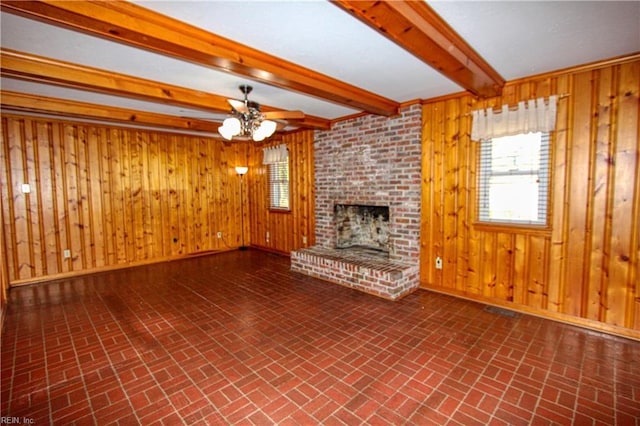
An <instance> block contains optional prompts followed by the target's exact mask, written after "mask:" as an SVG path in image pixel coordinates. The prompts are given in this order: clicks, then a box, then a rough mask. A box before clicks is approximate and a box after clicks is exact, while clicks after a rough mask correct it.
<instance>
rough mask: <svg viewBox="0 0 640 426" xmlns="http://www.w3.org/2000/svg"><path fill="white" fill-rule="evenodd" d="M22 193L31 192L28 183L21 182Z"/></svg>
mask: <svg viewBox="0 0 640 426" xmlns="http://www.w3.org/2000/svg"><path fill="white" fill-rule="evenodd" d="M22 193H23V194H29V193H31V185H29V184H28V183H23V184H22Z"/></svg>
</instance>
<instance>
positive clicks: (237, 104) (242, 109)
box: [227, 99, 249, 114]
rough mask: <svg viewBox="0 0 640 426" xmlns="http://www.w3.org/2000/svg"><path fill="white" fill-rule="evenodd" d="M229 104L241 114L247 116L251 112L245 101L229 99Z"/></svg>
mask: <svg viewBox="0 0 640 426" xmlns="http://www.w3.org/2000/svg"><path fill="white" fill-rule="evenodd" d="M227 102H229V105H231V108H233V109H235V110H236V111H238V112H239V113H241V114H246V113H248V112H249V108H247V106H246V105H245V103H244V102H243V101H239V100H237V99H227Z"/></svg>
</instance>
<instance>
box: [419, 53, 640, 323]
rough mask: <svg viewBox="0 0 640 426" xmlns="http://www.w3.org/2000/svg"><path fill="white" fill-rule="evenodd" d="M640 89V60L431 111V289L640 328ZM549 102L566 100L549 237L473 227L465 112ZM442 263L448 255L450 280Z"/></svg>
mask: <svg viewBox="0 0 640 426" xmlns="http://www.w3.org/2000/svg"><path fill="white" fill-rule="evenodd" d="M639 91H640V61H637V60H635V61H626V62H625V61H621V62H620V63H618V64H614V65H610V64H608V65H606V66H602V67H600V68H596V69H590V70H580V71H578V72H575V73H572V72H571V70H569V71H567V72H566V73H562V74H555V75H549V76H540V77H535V78H531V79H523V80H519V81H517V82H513V83H509V84H507V86H506V87H505V90H504V94H503V96H502V97H497V98H492V99H487V100H483V101H477V100H475V99H473V98H472V97H470V96H465V95H460V96H458V97H453V98H449V99H444V100H434V101H432V102H427V103H425V105H424V107H423V124H422V125H423V163H422V165H423V179H422V182H423V188H422V190H423V194H422V234H421V238H422V241H421V247H422V253H421V265H422V282H423V286H424V287H426V288H433V289H437V290H440V291H445V292H449V293H452V294H460V295H464V296H466V297H472V298H477V299H478V300H482V301H496V303H501V304H504V303H507V304H509V303H514V304H515V306H520V307H523V308H525V309H527V310H529V311H535V312H537V313H540V314H542V315H545V314H546V315H548V316H550V317H553V318H556V317H557V314H561V315H564V316H563V318H569V317H575V318H577V319H580V320H587V321H593V322H594V323H595V322H599V323H602V324H605V325H610V326H619V327H624V328H627V329H633V330H640V319H638V315H639V313H640V297H639V294H638V293H639V291H640V288H639V287H640V284H639V283H638V281H639V279H638V277H639V272H638V268H639V267H638V263H639V257H640V255H639V253H640V214H639V213H640V176H639V175H640V172H639V171H638V169H639V168H640V164H638V161H639V154H638V152H639V148H640V143H639V141H638V139H639V134H640V124H639V123H638V117H639V112H640V103H639V96H638V93H639ZM551 94H558V95H560V100H559V103H558V115H557V125H556V131H555V132H554V133H553V137H552V157H551V194H550V200H551V205H550V216H549V227H548V229H546V230H543V231H540V230H538V231H532V230H521V229H518V228H513V229H508V228H505V227H496V226H493V227H492V226H487V225H478V224H476V223H474V222H475V220H476V217H475V215H476V212H475V210H476V209H475V204H474V203H475V198H476V175H475V167H476V166H475V165H476V161H477V155H478V152H477V144H475V143H473V142H470V141H469V140H468V139H467V138H466V137H465V136H464V135H465V134H467V133H468V132H470V126H471V123H470V120H468V119H467V116H468V112H469V111H468V109H465V105H471V106H472V109H476V108H489V107H492V108H497V107H500V106H501V105H502V104H504V103H508V104H511V105H514V104H515V103H517V102H518V101H520V100H527V99H531V98H537V97H540V96H549V95H551ZM439 112H443V114H442V115H439ZM456 123H457V124H456ZM467 153H468V154H467ZM453 218H457V219H456V220H454V219H453ZM436 256H443V257H444V264H445V268H444V269H443V270H442V271H438V270H436V269H435V266H434V259H435V257H436Z"/></svg>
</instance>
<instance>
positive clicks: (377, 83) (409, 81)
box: [1, 0, 640, 120]
mask: <svg viewBox="0 0 640 426" xmlns="http://www.w3.org/2000/svg"><path fill="white" fill-rule="evenodd" d="M133 3H135V4H137V5H139V6H142V7H144V8H147V9H150V10H152V11H155V12H158V13H160V14H163V15H167V16H171V17H173V18H175V19H178V20H180V21H183V22H186V23H188V24H191V25H194V26H196V27H199V28H201V29H204V30H206V31H208V32H210V33H213V34H217V35H219V36H222V37H225V38H228V39H231V40H234V41H235V42H238V43H241V44H243V45H246V46H250V47H252V48H255V49H258V50H260V51H262V52H265V53H268V54H270V55H273V56H275V57H277V58H281V59H282V60H285V61H289V62H292V63H294V64H297V65H300V66H302V67H304V68H307V69H310V70H314V71H316V72H319V73H322V74H325V75H327V76H330V77H332V78H334V79H337V80H340V81H343V82H345V83H348V84H350V85H353V86H356V87H358V88H361V89H364V90H366V91H369V92H372V93H374V94H377V95H380V96H383V97H385V98H388V99H391V100H393V101H395V102H398V103H403V102H411V101H414V100H417V99H428V98H432V97H436V96H441V95H446V94H451V93H455V92H460V91H462V90H464V89H463V88H462V87H461V86H459V85H458V84H456V83H455V82H453V81H451V80H450V79H448V78H447V77H446V76H444V75H442V74H440V73H439V72H437V71H436V70H434V69H433V68H431V67H430V66H429V65H427V64H426V63H425V62H423V61H421V60H420V59H418V58H417V57H415V56H413V55H412V54H411V53H409V52H408V51H406V50H404V49H403V48H401V47H400V46H399V45H397V44H396V43H394V42H392V41H390V40H389V39H387V38H385V37H384V36H382V35H381V34H380V33H379V32H376V31H375V30H373V29H372V28H370V27H369V26H367V25H366V24H364V23H362V22H361V21H359V20H358V19H356V18H355V17H354V16H352V15H351V14H349V13H348V12H346V11H345V10H343V9H341V8H339V7H336V5H334V4H331V3H330V2H326V1H316V0H309V1H301V0H295V1H153V0H149V1H136V2H133ZM428 4H429V6H431V8H433V9H434V10H435V11H436V13H437V14H439V15H440V16H441V17H442V18H443V19H444V20H445V21H446V22H447V23H448V24H449V25H450V26H451V27H452V28H453V29H454V30H455V32H457V33H458V34H459V35H460V36H461V37H462V38H463V39H464V40H466V42H467V43H468V44H469V45H470V46H471V47H472V48H473V49H474V50H475V51H476V52H477V53H478V54H479V55H480V56H481V57H482V58H484V60H485V61H486V62H488V64H489V65H491V66H492V67H493V68H494V69H495V70H496V71H497V72H498V73H499V74H500V75H501V76H502V77H503V78H504V79H506V80H511V79H515V78H520V77H525V76H530V75H534V74H539V73H544V72H548V71H553V70H557V69H561V68H565V67H569V66H573V65H580V64H585V63H589V62H594V61H599V60H604V59H609V58H612V57H616V56H620V55H628V54H633V53H637V52H639V51H640V2H637V1H629V2H613V1H587V2H581V1H540V2H520V1H518V2H510V1H499V2H489V1H472V2H463V1H442V2H429V3H428ZM1 37H2V38H1V42H2V47H3V48H4V49H11V50H14V51H19V52H25V53H29V54H34V55H39V56H44V57H48V58H54V59H57V60H61V61H66V62H71V63H76V64H82V65H85V66H91V67H95V68H100V69H103V70H108V71H111V72H117V73H121V74H127V75H131V76H135V77H140V78H145V79H149V80H154V81H159V82H164V83H169V84H173V85H176V86H181V87H185V88H189V89H193V90H197V91H203V92H207V93H213V94H217V95H220V96H224V97H229V98H239V97H241V93H240V92H239V90H238V86H239V85H240V84H247V83H248V84H251V85H252V86H253V87H254V90H253V93H252V94H251V96H250V98H251V99H252V100H255V101H257V102H259V103H261V104H266V105H271V106H276V107H278V108H282V109H289V110H302V111H304V113H305V114H309V115H313V116H317V117H321V118H324V119H328V120H335V119H339V118H341V117H345V116H349V115H352V114H355V113H359V112H360V110H358V109H357V108H353V107H352V106H349V105H344V104H343V105H340V104H337V103H336V102H333V101H330V100H326V99H320V98H318V97H315V96H311V95H308V94H304V93H301V92H299V91H296V90H288V89H284V88H282V87H276V86H274V85H270V84H267V83H265V82H264V81H252V80H251V79H249V78H248V77H246V76H240V75H236V74H233V73H230V72H227V71H221V70H216V69H212V68H209V67H205V66H202V65H198V64H194V63H191V62H187V61H184V60H180V59H176V58H172V57H169V56H164V55H161V54H158V53H153V52H150V51H146V50H142V49H138V48H135V47H132V46H129V45H125V44H121V43H116V42H114V41H110V40H106V39H103V38H98V37H95V36H91V35H86V34H81V33H78V32H75V31H72V30H70V29H65V28H61V27H58V26H53V25H50V24H47V23H43V22H39V21H35V20H32V19H28V18H25V17H20V16H17V15H15V14H12V13H8V12H7V11H3V13H2V15H1ZM1 84H2V90H3V91H12V92H20V93H28V94H35V95H39V96H49V97H54V98H61V99H70V100H75V101H82V102H89V103H95V104H100V105H111V106H115V107H122V108H128V109H134V110H140V111H150V112H155V113H161V114H168V115H175V116H181V117H185V116H187V117H198V118H209V119H212V120H221V119H223V118H224V117H225V115H224V113H221V112H219V111H218V112H205V111H202V110H195V109H190V108H186V107H184V106H179V105H171V104H170V103H159V102H149V101H141V100H135V99H131V98H127V97H122V96H114V95H107V94H101V93H95V92H90V91H86V90H78V89H71V88H67V87H62V86H57V85H52V84H43V83H35V82H28V81H24V80H22V79H17V78H9V77H7V76H4V75H3V77H2V79H1Z"/></svg>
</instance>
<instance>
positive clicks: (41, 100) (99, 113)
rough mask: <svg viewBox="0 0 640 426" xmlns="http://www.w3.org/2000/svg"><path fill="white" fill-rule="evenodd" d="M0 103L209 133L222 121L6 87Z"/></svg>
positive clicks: (50, 112)
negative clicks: (195, 118)
mask: <svg viewBox="0 0 640 426" xmlns="http://www.w3.org/2000/svg"><path fill="white" fill-rule="evenodd" d="M0 105H2V107H3V108H5V109H8V110H13V111H28V112H37V113H49V114H55V115H61V116H67V117H84V118H91V119H95V120H103V121H109V122H114V121H116V122H127V123H130V124H139V125H150V126H156V127H163V128H170V129H182V130H198V131H203V132H212V133H216V132H217V131H218V126H220V125H222V123H219V122H218V123H216V122H212V121H205V120H193V119H186V118H180V117H175V116H172V115H165V114H155V113H150V112H142V111H136V110H130V109H124V108H116V107H110V106H106V105H98V104H91V103H86V102H76V101H69V100H65V99H58V98H51V97H45V96H35V95H28V94H24V93H17V92H8V91H2V92H0Z"/></svg>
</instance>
